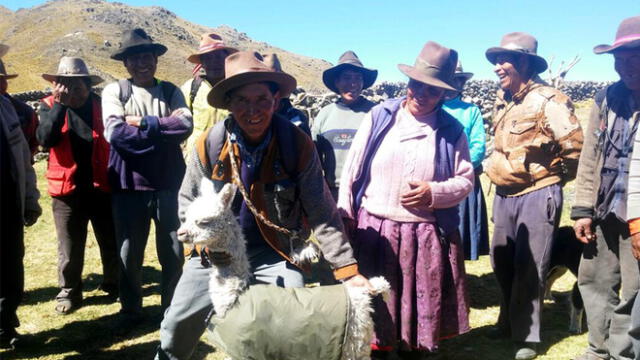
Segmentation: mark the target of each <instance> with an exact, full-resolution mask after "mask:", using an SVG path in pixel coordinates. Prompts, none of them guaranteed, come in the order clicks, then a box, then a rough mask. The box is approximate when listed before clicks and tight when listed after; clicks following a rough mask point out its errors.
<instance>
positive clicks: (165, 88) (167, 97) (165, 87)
mask: <svg viewBox="0 0 640 360" xmlns="http://www.w3.org/2000/svg"><path fill="white" fill-rule="evenodd" d="M158 82H159V83H160V87H161V88H162V96H163V97H164V101H166V103H167V107H168V108H169V109H171V99H173V94H174V93H175V92H176V90H177V89H178V87H177V86H175V85H173V84H172V83H170V82H168V81H162V80H158ZM171 110H175V109H171Z"/></svg>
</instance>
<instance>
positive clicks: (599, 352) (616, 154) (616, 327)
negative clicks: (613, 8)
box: [571, 16, 640, 360]
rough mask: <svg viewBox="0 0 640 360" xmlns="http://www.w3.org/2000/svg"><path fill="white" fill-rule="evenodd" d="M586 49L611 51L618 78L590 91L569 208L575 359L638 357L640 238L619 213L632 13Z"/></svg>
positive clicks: (634, 211) (629, 110)
mask: <svg viewBox="0 0 640 360" xmlns="http://www.w3.org/2000/svg"><path fill="white" fill-rule="evenodd" d="M593 51H594V52H595V53H596V54H611V55H613V59H614V67H615V70H616V72H617V73H618V75H619V76H620V80H619V81H618V82H616V83H614V84H612V85H610V86H608V87H607V88H605V89H603V90H602V91H600V92H599V93H598V94H597V95H596V98H595V103H594V105H593V108H592V111H591V116H590V118H589V125H588V130H587V132H586V137H585V141H584V147H583V149H582V154H581V155H580V166H579V167H578V177H577V179H576V193H575V194H576V197H575V199H576V200H575V203H574V205H573V208H572V209H571V219H573V220H575V223H574V225H573V228H574V230H575V232H576V236H577V237H578V239H580V241H582V242H584V243H585V244H587V245H585V248H584V253H583V255H582V260H581V261H580V270H579V272H578V285H579V286H580V292H581V293H582V298H583V299H584V309H585V311H586V314H587V323H588V325H589V346H588V348H587V351H586V352H585V353H584V354H583V355H582V356H581V357H579V358H578V359H579V360H597V359H638V358H640V346H639V345H640V342H639V341H640V312H639V311H638V310H637V309H639V307H640V301H639V300H638V298H637V291H638V289H639V287H640V273H639V271H638V262H637V261H636V259H634V257H633V254H632V249H633V251H635V252H636V256H638V253H637V252H638V250H639V248H640V246H638V245H640V244H638V243H637V242H636V241H633V243H632V241H631V234H630V231H629V227H627V226H626V225H627V224H626V220H627V217H631V218H634V217H638V208H637V207H634V206H633V204H631V206H630V207H629V208H627V201H626V197H627V187H628V186H629V197H630V198H631V196H632V195H631V194H632V193H634V191H632V190H631V186H630V184H631V180H630V173H629V162H630V157H631V153H632V151H633V148H634V141H633V139H634V134H635V133H636V129H637V127H638V118H639V116H640V113H639V112H640V16H636V17H631V18H628V19H625V20H624V21H622V23H621V24H620V26H619V27H618V32H617V33H616V38H615V41H614V43H613V45H599V46H596V47H595V48H594V49H593ZM637 231H638V230H637V229H636V230H635V231H634V232H637ZM634 239H637V236H634ZM632 244H635V245H636V246H633V247H632ZM638 257H640V256H638ZM620 288H622V291H619V289H620ZM632 306H633V307H634V309H633V314H632V313H631V307H632ZM630 326H631V330H630V329H629V328H630ZM632 341H633V342H635V345H634V346H635V349H632ZM633 350H636V352H635V354H634V351H633Z"/></svg>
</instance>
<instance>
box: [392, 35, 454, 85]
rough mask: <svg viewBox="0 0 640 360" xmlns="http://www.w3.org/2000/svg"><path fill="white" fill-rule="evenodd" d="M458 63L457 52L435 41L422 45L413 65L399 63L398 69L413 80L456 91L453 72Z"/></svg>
mask: <svg viewBox="0 0 640 360" xmlns="http://www.w3.org/2000/svg"><path fill="white" fill-rule="evenodd" d="M457 63H458V53H457V52H456V51H455V50H453V49H449V48H446V47H444V46H442V45H440V44H438V43H437V42H435V41H429V42H427V43H426V44H424V46H423V47H422V50H421V51H420V54H418V57H417V58H416V61H415V63H414V64H413V66H409V65H404V64H399V65H398V69H399V70H400V71H401V72H402V73H403V74H405V75H407V76H408V77H410V78H411V79H413V80H416V81H419V82H421V83H425V84H427V85H431V86H435V87H439V88H442V89H445V90H453V91H456V88H455V86H453V84H452V81H451V80H453V73H454V71H455V69H456V64H457Z"/></svg>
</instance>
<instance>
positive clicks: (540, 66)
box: [485, 47, 549, 74]
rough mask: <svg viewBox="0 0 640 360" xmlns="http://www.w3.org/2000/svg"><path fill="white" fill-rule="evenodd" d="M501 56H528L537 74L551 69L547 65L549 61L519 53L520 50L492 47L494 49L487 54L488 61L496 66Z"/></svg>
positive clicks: (537, 56)
mask: <svg viewBox="0 0 640 360" xmlns="http://www.w3.org/2000/svg"><path fill="white" fill-rule="evenodd" d="M500 54H513V55H526V56H528V57H529V59H531V61H532V63H533V66H534V69H535V70H536V73H537V74H540V73H542V72H544V71H545V70H547V68H548V67H549V65H548V64H547V60H545V59H544V58H543V57H542V56H539V55H534V54H527V53H525V52H523V51H519V50H513V49H505V48H502V47H492V48H489V49H488V50H487V51H486V52H485V56H486V57H487V60H489V62H490V63H492V64H494V65H495V64H496V58H497V57H498V55H500Z"/></svg>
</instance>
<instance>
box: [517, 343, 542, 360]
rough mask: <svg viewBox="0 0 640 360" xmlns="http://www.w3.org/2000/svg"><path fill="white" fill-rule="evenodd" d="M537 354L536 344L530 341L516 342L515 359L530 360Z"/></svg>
mask: <svg viewBox="0 0 640 360" xmlns="http://www.w3.org/2000/svg"><path fill="white" fill-rule="evenodd" d="M536 356H538V344H536V343H530V342H518V343H516V356H515V359H516V360H531V359H535V358H536Z"/></svg>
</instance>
